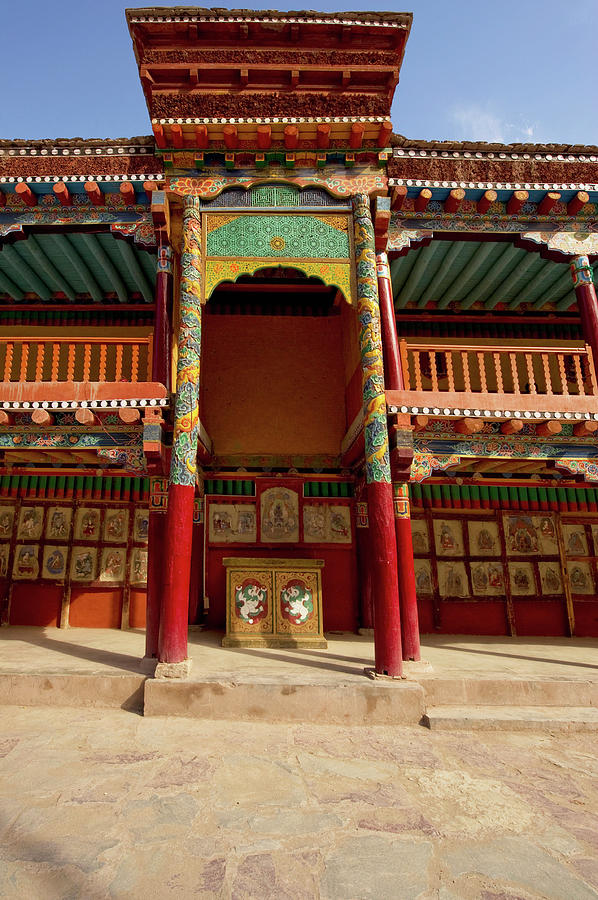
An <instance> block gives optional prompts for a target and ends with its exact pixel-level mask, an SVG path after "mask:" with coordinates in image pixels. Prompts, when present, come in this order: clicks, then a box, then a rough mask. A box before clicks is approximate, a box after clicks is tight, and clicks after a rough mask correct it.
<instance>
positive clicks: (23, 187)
mask: <svg viewBox="0 0 598 900" xmlns="http://www.w3.org/2000/svg"><path fill="white" fill-rule="evenodd" d="M15 193H16V194H17V196H18V197H20V198H21V200H22V201H23V203H26V204H27V206H37V194H34V193H33V191H32V190H31V188H30V187H29V185H28V184H25V182H24V181H21V182H19V184H17V186H16V187H15Z"/></svg>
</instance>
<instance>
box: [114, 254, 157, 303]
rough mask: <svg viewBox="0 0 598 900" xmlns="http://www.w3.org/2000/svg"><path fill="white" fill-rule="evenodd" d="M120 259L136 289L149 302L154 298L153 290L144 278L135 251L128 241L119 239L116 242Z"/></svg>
mask: <svg viewBox="0 0 598 900" xmlns="http://www.w3.org/2000/svg"><path fill="white" fill-rule="evenodd" d="M116 244H117V247H118V250H119V253H120V255H121V256H122V260H123V262H124V264H125V266H126V267H127V269H128V270H129V274H130V275H131V277H132V279H133V281H134V282H135V284H136V285H137V289H138V291H139V293H140V294H141V296H142V297H143V299H144V300H145V302H146V303H151V302H152V301H153V299H154V291H153V289H152V287H151V285H150V283H149V281H148V280H147V278H146V275H145V272H144V271H143V269H142V268H141V265H140V264H139V260H138V259H137V257H136V256H135V251H134V250H133V248H132V247H131V245H130V244H129V242H128V241H124V240H119V241H117V242H116Z"/></svg>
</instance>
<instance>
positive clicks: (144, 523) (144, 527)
mask: <svg viewBox="0 0 598 900" xmlns="http://www.w3.org/2000/svg"><path fill="white" fill-rule="evenodd" d="M148 535H149V509H136V510H135V518H134V519H133V540H134V541H137V543H139V544H141V543H144V544H145V543H147V539H148Z"/></svg>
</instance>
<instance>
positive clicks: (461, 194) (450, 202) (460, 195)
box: [444, 188, 465, 213]
mask: <svg viewBox="0 0 598 900" xmlns="http://www.w3.org/2000/svg"><path fill="white" fill-rule="evenodd" d="M464 199H465V191H464V190H463V188H453V190H452V191H451V192H450V194H449V195H448V197H447V198H446V200H445V201H444V211H445V212H446V213H455V212H457V210H458V209H459V207H460V206H461V204H462V203H463V200H464Z"/></svg>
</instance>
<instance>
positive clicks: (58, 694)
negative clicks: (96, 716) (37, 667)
mask: <svg viewBox="0 0 598 900" xmlns="http://www.w3.org/2000/svg"><path fill="white" fill-rule="evenodd" d="M144 682H145V675H135V674H128V675H123V674H121V673H116V674H114V675H106V674H105V673H95V672H90V673H89V674H83V673H73V672H68V673H56V672H48V673H8V672H3V673H0V706H4V705H6V706H75V707H87V708H90V707H91V708H93V707H96V708H103V709H129V710H136V711H141V709H142V708H143V684H144Z"/></svg>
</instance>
